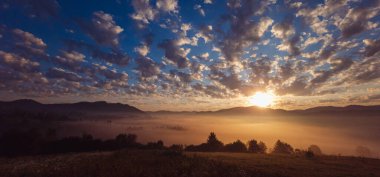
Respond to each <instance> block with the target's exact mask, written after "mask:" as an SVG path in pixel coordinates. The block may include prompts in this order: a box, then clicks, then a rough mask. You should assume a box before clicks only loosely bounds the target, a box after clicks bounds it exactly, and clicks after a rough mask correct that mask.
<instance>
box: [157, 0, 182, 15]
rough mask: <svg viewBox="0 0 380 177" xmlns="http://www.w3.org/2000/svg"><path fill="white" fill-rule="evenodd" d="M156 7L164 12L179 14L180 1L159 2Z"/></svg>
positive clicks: (165, 0) (162, 0)
mask: <svg viewBox="0 0 380 177" xmlns="http://www.w3.org/2000/svg"><path fill="white" fill-rule="evenodd" d="M156 6H157V8H158V9H160V10H162V11H164V12H173V13H177V12H178V1H177V0H157V2H156Z"/></svg>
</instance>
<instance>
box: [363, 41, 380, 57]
mask: <svg viewBox="0 0 380 177" xmlns="http://www.w3.org/2000/svg"><path fill="white" fill-rule="evenodd" d="M364 43H365V44H366V47H365V51H364V55H365V56H366V57H370V56H373V55H375V54H376V53H378V52H379V51H380V40H376V41H373V40H370V39H367V40H364Z"/></svg>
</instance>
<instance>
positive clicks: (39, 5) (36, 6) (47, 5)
mask: <svg viewBox="0 0 380 177" xmlns="http://www.w3.org/2000/svg"><path fill="white" fill-rule="evenodd" d="M11 2H12V3H16V4H17V5H21V6H22V7H24V8H25V9H26V12H27V13H28V15H29V17H42V18H47V17H57V16H58V14H59V8H60V6H59V3H58V2H57V1H56V0H44V1H38V2H37V1H34V0H14V1H11Z"/></svg>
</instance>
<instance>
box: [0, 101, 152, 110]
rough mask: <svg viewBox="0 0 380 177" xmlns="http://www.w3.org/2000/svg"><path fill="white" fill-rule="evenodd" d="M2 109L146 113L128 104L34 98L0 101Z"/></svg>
mask: <svg viewBox="0 0 380 177" xmlns="http://www.w3.org/2000/svg"><path fill="white" fill-rule="evenodd" d="M0 110H25V111H52V112H53V111H55V112H128V113H144V111H142V110H140V109H137V108H136V107H133V106H130V105H128V104H121V103H107V102H105V101H97V102H78V103H64V104H42V103H39V102H37V101H34V100H29V99H22V100H15V101H9V102H4V101H2V102H0Z"/></svg>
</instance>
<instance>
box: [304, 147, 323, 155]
mask: <svg viewBox="0 0 380 177" xmlns="http://www.w3.org/2000/svg"><path fill="white" fill-rule="evenodd" d="M307 150H308V151H310V152H312V153H313V154H314V155H322V151H321V148H319V146H317V145H314V144H313V145H310V146H309V148H308V149H307Z"/></svg>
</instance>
